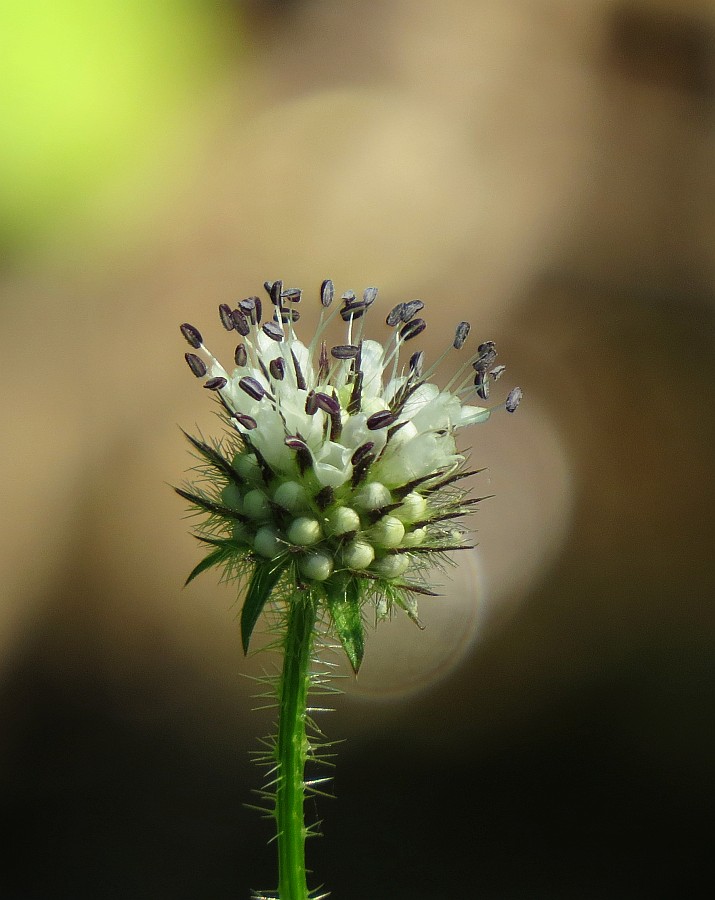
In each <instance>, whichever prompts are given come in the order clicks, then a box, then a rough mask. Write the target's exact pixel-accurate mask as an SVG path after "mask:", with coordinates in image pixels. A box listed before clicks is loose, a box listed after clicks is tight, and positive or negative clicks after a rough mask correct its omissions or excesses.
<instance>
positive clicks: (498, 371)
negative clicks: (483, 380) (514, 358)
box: [489, 366, 506, 381]
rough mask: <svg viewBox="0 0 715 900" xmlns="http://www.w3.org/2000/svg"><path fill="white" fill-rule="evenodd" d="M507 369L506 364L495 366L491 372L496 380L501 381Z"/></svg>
mask: <svg viewBox="0 0 715 900" xmlns="http://www.w3.org/2000/svg"><path fill="white" fill-rule="evenodd" d="M505 371H506V366H494V368H493V369H492V370H491V372H490V373H489V374H490V375H491V376H492V378H493V379H494V381H499V379H500V378H501V377H502V375H503V374H504V372H505Z"/></svg>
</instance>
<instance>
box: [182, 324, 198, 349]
mask: <svg viewBox="0 0 715 900" xmlns="http://www.w3.org/2000/svg"><path fill="white" fill-rule="evenodd" d="M179 327H180V328H181V333H182V334H183V335H184V337H185V338H186V340H187V342H188V343H189V344H191V346H192V347H193V348H194V350H198V349H199V347H200V346H201V345H202V344H203V342H204V339H203V338H202V337H201V332H200V331H199V329H198V328H194V326H193V325H189V323H188V322H184V324H183V325H181V326H179Z"/></svg>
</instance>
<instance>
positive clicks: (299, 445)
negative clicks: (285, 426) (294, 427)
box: [284, 435, 313, 475]
mask: <svg viewBox="0 0 715 900" xmlns="http://www.w3.org/2000/svg"><path fill="white" fill-rule="evenodd" d="M284 443H285V445H286V447H290V449H291V450H295V454H296V460H297V462H298V468H299V469H300V473H301V475H302V474H303V473H304V472H305V470H306V469H308V468H310V467H311V466H312V465H313V457H312V456H311V453H310V449H309V448H308V445H307V444H306V443H305V441H303V440H301V439H300V438H299V437H293V436H292V435H290V436H289V437H287V438H286V439H285V441H284Z"/></svg>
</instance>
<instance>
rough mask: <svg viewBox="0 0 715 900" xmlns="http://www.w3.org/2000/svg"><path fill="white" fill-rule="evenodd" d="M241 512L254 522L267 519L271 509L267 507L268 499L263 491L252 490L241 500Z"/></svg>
mask: <svg viewBox="0 0 715 900" xmlns="http://www.w3.org/2000/svg"><path fill="white" fill-rule="evenodd" d="M243 512H244V513H245V514H246V515H247V516H248V518H249V519H255V520H256V521H260V520H261V519H267V518H268V517H269V515H270V512H271V508H270V506H269V505H268V497H266V495H265V494H264V493H263V491H259V490H257V489H256V488H254V489H253V490H252V491H249V492H248V493H247V494H246V496H245V497H244V498H243Z"/></svg>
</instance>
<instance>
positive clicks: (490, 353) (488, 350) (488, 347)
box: [472, 341, 497, 372]
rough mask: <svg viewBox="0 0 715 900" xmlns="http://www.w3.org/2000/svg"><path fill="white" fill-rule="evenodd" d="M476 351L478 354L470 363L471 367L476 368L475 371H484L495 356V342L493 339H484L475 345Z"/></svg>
mask: <svg viewBox="0 0 715 900" xmlns="http://www.w3.org/2000/svg"><path fill="white" fill-rule="evenodd" d="M477 353H478V354H479V355H478V356H477V358H476V359H475V360H474V362H473V363H472V368H474V369H476V370H477V372H479V371H482V372H486V370H487V369H488V368H490V367H491V365H492V363H493V362H494V360H495V359H496V358H497V348H496V344H495V343H494V341H485V342H484V343H483V344H480V345H479V346H478V347H477Z"/></svg>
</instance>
